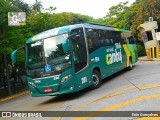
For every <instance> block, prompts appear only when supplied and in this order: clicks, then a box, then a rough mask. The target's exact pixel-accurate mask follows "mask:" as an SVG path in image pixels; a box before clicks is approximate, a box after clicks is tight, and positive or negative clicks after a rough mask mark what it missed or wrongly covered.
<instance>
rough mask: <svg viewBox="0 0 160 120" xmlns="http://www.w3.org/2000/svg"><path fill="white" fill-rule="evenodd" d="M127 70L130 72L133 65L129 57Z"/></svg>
mask: <svg viewBox="0 0 160 120" xmlns="http://www.w3.org/2000/svg"><path fill="white" fill-rule="evenodd" d="M127 69H128V70H132V69H133V63H132V59H131V57H130V58H129V66H128V68H127Z"/></svg>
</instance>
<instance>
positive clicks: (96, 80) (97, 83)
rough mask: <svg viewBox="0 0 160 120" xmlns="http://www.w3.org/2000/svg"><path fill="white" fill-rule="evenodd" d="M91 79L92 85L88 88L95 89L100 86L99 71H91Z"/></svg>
mask: <svg viewBox="0 0 160 120" xmlns="http://www.w3.org/2000/svg"><path fill="white" fill-rule="evenodd" d="M92 80H93V85H92V86H90V89H92V90H93V89H97V88H99V87H100V86H101V84H102V80H101V77H100V73H99V72H98V71H97V70H94V71H93V73H92Z"/></svg>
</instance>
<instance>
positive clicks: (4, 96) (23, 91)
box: [0, 82, 30, 103]
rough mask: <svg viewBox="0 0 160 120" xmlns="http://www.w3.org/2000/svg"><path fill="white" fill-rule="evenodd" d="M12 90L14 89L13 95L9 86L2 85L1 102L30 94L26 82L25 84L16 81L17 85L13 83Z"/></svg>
mask: <svg viewBox="0 0 160 120" xmlns="http://www.w3.org/2000/svg"><path fill="white" fill-rule="evenodd" d="M11 90H12V95H11V96H9V93H8V86H6V87H4V86H3V87H0V103H1V102H5V101H8V100H11V99H14V98H17V97H20V96H24V95H28V94H30V92H29V90H28V86H27V83H26V82H25V83H24V84H23V85H22V84H21V83H16V84H15V86H13V85H11Z"/></svg>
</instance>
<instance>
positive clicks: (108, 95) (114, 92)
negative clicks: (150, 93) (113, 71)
mask: <svg viewBox="0 0 160 120" xmlns="http://www.w3.org/2000/svg"><path fill="white" fill-rule="evenodd" d="M127 87H128V85H127V86H123V87H120V88H118V89H116V90H114V91H112V92H111V93H109V94H107V95H105V96H103V97H101V98H99V99H96V100H94V101H92V102H90V103H87V104H85V105H83V106H80V107H79V108H77V109H75V110H73V112H69V113H65V114H64V116H69V115H71V114H72V113H74V111H79V110H81V109H83V108H86V107H88V106H90V105H92V104H94V103H97V102H100V101H103V100H107V99H109V98H113V97H116V96H119V95H123V94H125V93H128V92H130V91H136V90H137V88H135V87H132V88H130V89H127V90H123V89H125V88H127ZM138 88H140V89H151V88H160V84H153V85H139V86H138ZM121 90H123V91H121ZM59 118H61V117H55V118H53V120H58V119H59Z"/></svg>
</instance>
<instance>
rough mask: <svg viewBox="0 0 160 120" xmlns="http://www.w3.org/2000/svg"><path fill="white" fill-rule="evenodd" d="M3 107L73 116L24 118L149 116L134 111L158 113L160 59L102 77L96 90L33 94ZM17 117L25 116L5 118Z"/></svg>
mask: <svg viewBox="0 0 160 120" xmlns="http://www.w3.org/2000/svg"><path fill="white" fill-rule="evenodd" d="M0 111H64V112H63V115H68V116H70V117H48V118H47V117H46V118H23V119H26V120H28V119H30V120H32V119H37V120H45V119H47V120H99V119H100V120H106V119H107V120H112V119H113V120H114V119H115V120H119V119H121V120H124V119H126V120H133V119H137V120H147V119H148V118H146V117H144V116H143V115H140V116H138V114H139V113H138V114H136V113H135V111H152V113H153V114H155V115H156V114H157V113H155V112H153V111H160V63H158V62H137V63H136V64H135V65H134V68H133V70H131V71H126V70H124V71H121V72H119V73H117V74H115V75H113V76H111V77H109V78H107V79H105V80H103V84H102V86H101V87H100V88H99V89H96V90H88V89H85V90H83V91H81V92H78V93H74V94H69V95H62V96H58V97H55V96H47V97H31V96H30V95H26V96H23V97H18V98H16V99H13V100H11V101H7V102H3V103H0ZM66 111H82V113H83V114H84V115H85V117H76V116H74V117H73V116H72V114H73V113H66ZM85 111H90V112H85ZM94 111H124V112H123V114H124V116H125V115H126V114H130V113H127V112H126V111H133V114H132V115H130V117H114V116H113V117H103V113H102V112H94ZM64 113H66V114H64ZM105 113H107V112H105ZM142 113H143V112H142ZM77 114H78V113H77ZM109 114H110V113H109ZM117 114H118V113H117V112H115V113H113V115H117ZM71 116H72V117H71ZM95 116H100V117H95ZM0 119H1V118H0ZM17 119H22V118H3V120H17ZM149 119H151V118H149ZM153 120H160V117H154V118H153Z"/></svg>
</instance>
